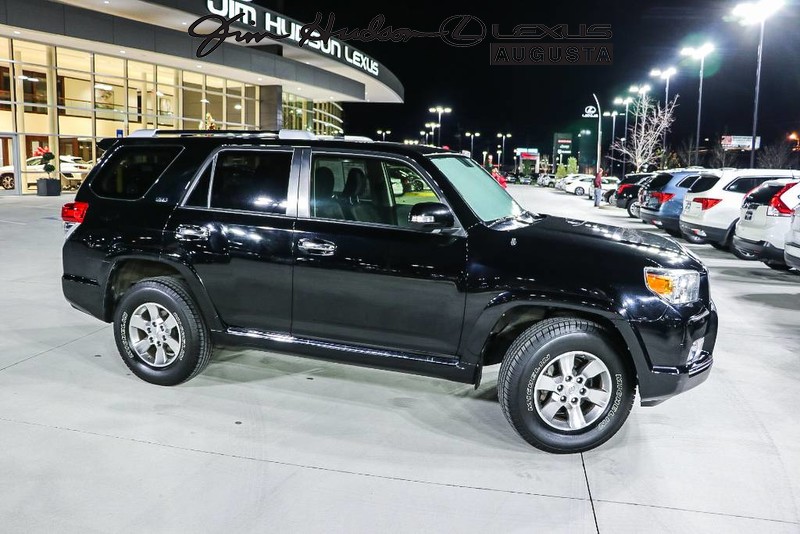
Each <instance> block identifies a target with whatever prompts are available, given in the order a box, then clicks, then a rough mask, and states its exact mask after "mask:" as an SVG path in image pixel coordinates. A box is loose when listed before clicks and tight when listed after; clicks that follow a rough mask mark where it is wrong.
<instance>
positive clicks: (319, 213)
mask: <svg viewBox="0 0 800 534" xmlns="http://www.w3.org/2000/svg"><path fill="white" fill-rule="evenodd" d="M311 169H312V170H311V206H310V211H311V216H312V217H314V218H319V219H336V220H343V221H353V222H358V223H372V224H384V225H391V226H400V227H406V226H409V224H408V214H409V212H410V211H411V208H412V206H414V204H417V203H419V202H438V201H439V199H438V197H437V196H436V193H434V192H433V190H432V189H431V187H430V185H429V184H428V182H427V181H426V180H425V178H423V176H422V175H421V174H420V173H419V172H417V171H416V170H415V169H413V168H412V167H410V166H409V165H406V164H405V163H402V162H399V161H395V160H387V159H381V158H363V157H355V156H354V157H350V156H338V155H319V156H316V155H315V156H314V160H313V163H312V166H311Z"/></svg>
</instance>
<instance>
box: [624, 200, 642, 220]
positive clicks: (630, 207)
mask: <svg viewBox="0 0 800 534" xmlns="http://www.w3.org/2000/svg"><path fill="white" fill-rule="evenodd" d="M625 210H626V211H627V212H628V217H630V218H631V219H638V218H639V203H638V202H637V201H636V200H634V199H630V200H629V201H628V203H627V205H626V206H625Z"/></svg>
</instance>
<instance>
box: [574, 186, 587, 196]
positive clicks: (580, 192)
mask: <svg viewBox="0 0 800 534" xmlns="http://www.w3.org/2000/svg"><path fill="white" fill-rule="evenodd" d="M585 192H586V190H584V189H583V188H582V187H576V188H575V196H578V197H582V196H583V194H584V193H585Z"/></svg>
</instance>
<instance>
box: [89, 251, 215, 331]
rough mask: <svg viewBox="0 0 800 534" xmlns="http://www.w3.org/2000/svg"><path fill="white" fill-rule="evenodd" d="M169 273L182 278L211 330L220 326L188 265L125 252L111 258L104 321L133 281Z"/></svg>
mask: <svg viewBox="0 0 800 534" xmlns="http://www.w3.org/2000/svg"><path fill="white" fill-rule="evenodd" d="M157 276H170V277H173V278H177V279H180V280H182V281H183V282H184V283H185V284H186V286H187V289H188V291H189V295H190V296H191V297H192V298H193V299H194V301H195V303H196V304H197V306H198V307H199V308H200V313H201V314H202V315H203V320H204V321H205V322H206V324H207V325H208V328H209V329H210V330H220V329H222V323H221V321H220V318H219V314H218V313H217V311H216V309H215V308H214V305H213V303H212V302H211V298H210V297H209V295H208V292H207V291H206V289H205V286H204V285H203V282H202V280H200V277H199V276H198V275H197V273H196V272H195V271H194V270H193V269H191V268H190V267H188V266H186V265H184V264H182V263H178V262H174V261H170V260H168V259H166V258H163V257H160V256H149V255H136V254H134V255H125V256H118V257H116V258H114V260H113V262H111V264H110V266H109V269H108V276H106V280H107V281H106V286H105V289H104V292H103V294H104V297H103V314H104V320H106V321H107V322H110V321H111V320H112V319H113V317H114V311H115V309H116V306H117V304H118V303H119V300H120V299H121V298H122V295H124V294H125V292H126V291H127V290H128V289H129V288H130V287H131V286H132V285H134V284H135V283H137V282H139V281H141V280H144V279H146V278H153V277H157Z"/></svg>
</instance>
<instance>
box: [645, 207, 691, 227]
mask: <svg viewBox="0 0 800 534" xmlns="http://www.w3.org/2000/svg"><path fill="white" fill-rule="evenodd" d="M639 218H640V219H642V220H643V221H644V222H646V223H647V224H652V225H654V226H658V227H659V228H664V229H665V230H674V231H676V232H677V231H679V230H680V229H681V225H680V221H679V220H678V218H676V217H670V216H669V215H664V214H662V213H661V212H658V211H654V210H650V209H647V208H642V209H641V211H639Z"/></svg>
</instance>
